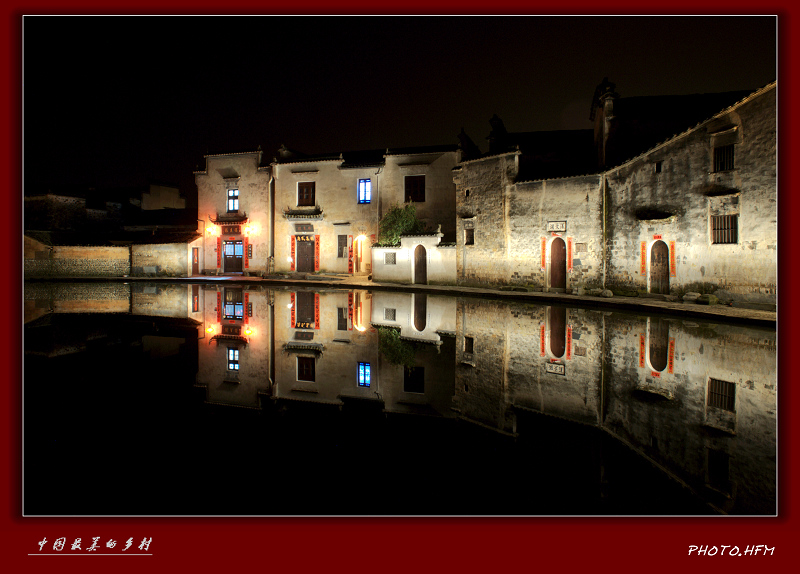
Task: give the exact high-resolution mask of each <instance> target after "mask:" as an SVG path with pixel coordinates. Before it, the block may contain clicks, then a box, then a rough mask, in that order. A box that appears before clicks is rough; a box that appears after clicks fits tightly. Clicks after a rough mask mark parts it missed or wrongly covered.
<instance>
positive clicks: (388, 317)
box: [383, 308, 397, 321]
mask: <svg viewBox="0 0 800 574" xmlns="http://www.w3.org/2000/svg"><path fill="white" fill-rule="evenodd" d="M396 315H397V313H396V310H395V309H388V308H385V309H384V310H383V319H384V321H395V320H396V319H395V317H396Z"/></svg>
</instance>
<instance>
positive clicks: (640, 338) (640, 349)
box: [639, 335, 644, 368]
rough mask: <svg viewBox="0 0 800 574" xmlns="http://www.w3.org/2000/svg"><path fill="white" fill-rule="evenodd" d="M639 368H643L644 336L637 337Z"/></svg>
mask: <svg viewBox="0 0 800 574" xmlns="http://www.w3.org/2000/svg"><path fill="white" fill-rule="evenodd" d="M639 366H640V367H642V368H644V335H639Z"/></svg>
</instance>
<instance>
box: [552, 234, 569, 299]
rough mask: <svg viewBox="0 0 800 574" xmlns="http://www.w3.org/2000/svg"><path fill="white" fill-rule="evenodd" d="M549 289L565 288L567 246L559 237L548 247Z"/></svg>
mask: <svg viewBox="0 0 800 574" xmlns="http://www.w3.org/2000/svg"><path fill="white" fill-rule="evenodd" d="M550 287H551V288H553V289H566V288H567V244H566V243H564V240H563V239H561V238H560V237H556V238H555V239H554V240H553V243H552V244H551V246H550Z"/></svg>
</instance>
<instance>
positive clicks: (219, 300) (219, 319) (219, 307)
mask: <svg viewBox="0 0 800 574" xmlns="http://www.w3.org/2000/svg"><path fill="white" fill-rule="evenodd" d="M217 323H222V292H220V291H217Z"/></svg>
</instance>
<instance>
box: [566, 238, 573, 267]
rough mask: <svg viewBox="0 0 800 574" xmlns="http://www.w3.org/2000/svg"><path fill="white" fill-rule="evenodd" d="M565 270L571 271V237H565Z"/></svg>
mask: <svg viewBox="0 0 800 574" xmlns="http://www.w3.org/2000/svg"><path fill="white" fill-rule="evenodd" d="M567 271H572V237H567Z"/></svg>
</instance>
